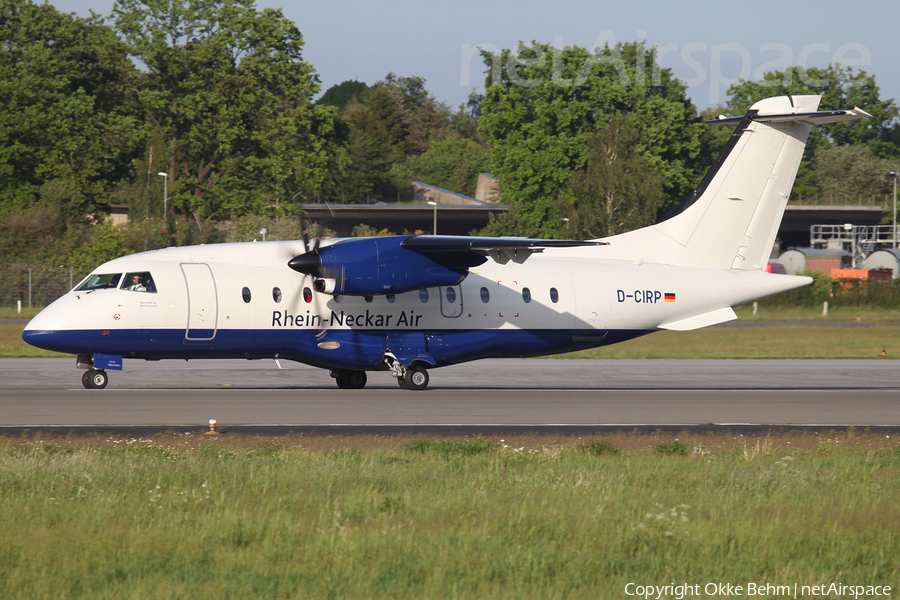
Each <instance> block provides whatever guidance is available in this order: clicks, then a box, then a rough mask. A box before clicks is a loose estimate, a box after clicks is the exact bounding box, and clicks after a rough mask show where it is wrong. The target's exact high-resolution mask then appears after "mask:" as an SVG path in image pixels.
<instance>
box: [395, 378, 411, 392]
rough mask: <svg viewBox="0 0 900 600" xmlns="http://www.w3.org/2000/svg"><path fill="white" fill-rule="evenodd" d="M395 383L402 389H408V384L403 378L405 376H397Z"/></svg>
mask: <svg viewBox="0 0 900 600" xmlns="http://www.w3.org/2000/svg"><path fill="white" fill-rule="evenodd" d="M397 384H398V385H399V386H400V387H401V388H402V389H404V390H408V389H409V386H408V385H407V384H406V378H405V377H398V378H397Z"/></svg>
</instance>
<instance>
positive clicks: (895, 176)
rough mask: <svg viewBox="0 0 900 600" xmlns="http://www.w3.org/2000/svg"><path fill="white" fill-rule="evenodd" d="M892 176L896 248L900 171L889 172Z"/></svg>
mask: <svg viewBox="0 0 900 600" xmlns="http://www.w3.org/2000/svg"><path fill="white" fill-rule="evenodd" d="M888 175H890V176H891V177H893V178H894V249H895V250H896V249H897V177H900V172H897V171H891V172H890V173H888Z"/></svg>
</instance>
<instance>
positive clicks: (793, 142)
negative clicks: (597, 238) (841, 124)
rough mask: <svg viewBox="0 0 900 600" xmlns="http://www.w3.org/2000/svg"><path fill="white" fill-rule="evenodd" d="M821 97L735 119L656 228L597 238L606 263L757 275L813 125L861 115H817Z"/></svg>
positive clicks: (760, 107)
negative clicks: (688, 190) (701, 172)
mask: <svg viewBox="0 0 900 600" xmlns="http://www.w3.org/2000/svg"><path fill="white" fill-rule="evenodd" d="M820 99H821V96H781V97H777V98H768V99H766V100H761V101H759V102H757V103H756V104H754V105H753V106H752V107H751V108H750V110H749V111H748V112H747V114H746V115H744V116H743V117H731V118H725V117H719V119H717V120H715V121H710V122H711V123H721V124H725V125H731V126H734V127H735V130H734V133H733V134H732V135H731V138H730V139H729V140H728V143H727V144H726V145H725V147H724V148H723V149H722V152H721V153H720V154H719V157H718V158H717V159H716V161H715V163H713V166H712V167H711V168H710V170H709V172H708V173H707V174H706V176H705V177H704V178H703V180H702V181H701V182H700V185H699V186H698V187H697V189H696V190H695V191H694V192H693V193H692V194H691V195H690V196H689V197H688V198H687V199H686V200H685V201H684V202H682V203H681V204H680V205H678V206H677V207H676V208H675V209H673V210H672V211H671V212H670V213H669V214H668V215H666V216H665V217H664V218H663V219H662V220H661V221H660V222H659V223H657V224H656V225H652V226H650V227H646V228H644V229H638V230H635V231H631V232H629V233H625V234H622V235H617V236H614V237H610V238H605V239H604V240H603V241H607V242H609V243H610V245H609V246H608V247H607V248H606V249H605V250H604V255H605V256H606V257H609V258H619V259H627V260H634V261H640V262H648V263H658V264H666V265H676V266H685V267H701V268H726V269H739V270H749V271H759V270H763V269H764V268H765V266H766V263H767V262H768V258H769V254H770V252H771V249H772V246H773V244H774V242H775V235H776V234H777V232H778V227H779V226H780V224H781V218H782V216H783V215H784V209H785V206H786V205H787V201H788V197H789V195H790V191H791V187H792V186H793V184H794V178H795V177H796V176H797V169H798V168H799V167H800V159H801V158H802V157H803V150H804V148H805V147H806V140H807V137H808V136H809V132H810V129H811V128H812V126H813V125H821V124H824V123H834V122H837V121H846V120H853V119H863V118H866V117H869V116H871V115H869V114H868V113H866V112H865V111H863V110H861V109H859V108H855V107H854V108H853V109H850V110H835V111H817V110H816V109H817V108H818V105H819V100H820Z"/></svg>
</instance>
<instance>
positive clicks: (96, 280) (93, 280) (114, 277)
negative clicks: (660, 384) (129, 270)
mask: <svg viewBox="0 0 900 600" xmlns="http://www.w3.org/2000/svg"><path fill="white" fill-rule="evenodd" d="M121 278H122V274H121V273H108V274H100V273H93V274H91V275H88V276H87V278H86V279H85V280H84V281H82V282H81V284H80V285H79V286H78V287H77V288H75V291H76V292H87V291H91V290H105V289H109V288H116V287H118V286H119V279H121Z"/></svg>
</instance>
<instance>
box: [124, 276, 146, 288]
mask: <svg viewBox="0 0 900 600" xmlns="http://www.w3.org/2000/svg"><path fill="white" fill-rule="evenodd" d="M128 289H129V290H132V291H135V292H146V291H147V288H146V287H144V284H143V283H142V282H141V276H140V275H138V274H137V273H135V274H134V275H132V276H131V285H129V286H128Z"/></svg>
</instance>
